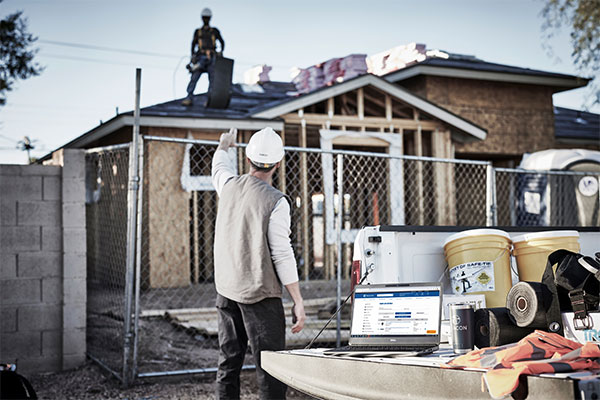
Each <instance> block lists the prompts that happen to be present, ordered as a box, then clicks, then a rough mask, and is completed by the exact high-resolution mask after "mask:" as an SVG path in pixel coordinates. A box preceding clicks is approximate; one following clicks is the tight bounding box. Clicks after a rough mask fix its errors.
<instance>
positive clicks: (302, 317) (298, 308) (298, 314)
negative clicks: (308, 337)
mask: <svg viewBox="0 0 600 400" xmlns="http://www.w3.org/2000/svg"><path fill="white" fill-rule="evenodd" d="M292 321H293V323H294V325H293V326H292V333H298V332H300V331H301V330H302V328H304V321H306V314H305V313H304V304H303V303H298V304H296V303H294V306H293V307H292Z"/></svg>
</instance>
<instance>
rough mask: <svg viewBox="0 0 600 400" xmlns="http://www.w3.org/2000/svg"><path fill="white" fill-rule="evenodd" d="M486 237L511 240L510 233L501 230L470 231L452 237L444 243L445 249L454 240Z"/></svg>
mask: <svg viewBox="0 0 600 400" xmlns="http://www.w3.org/2000/svg"><path fill="white" fill-rule="evenodd" d="M486 235H494V236H502V237H505V238H507V239H508V240H510V236H509V235H508V233H506V232H504V231H501V230H500V229H469V230H468V231H462V232H458V233H455V234H453V235H450V236H449V237H448V238H447V239H446V241H445V242H444V247H445V246H446V245H447V244H448V243H450V242H451V241H453V240H456V239H462V238H466V237H474V236H486Z"/></svg>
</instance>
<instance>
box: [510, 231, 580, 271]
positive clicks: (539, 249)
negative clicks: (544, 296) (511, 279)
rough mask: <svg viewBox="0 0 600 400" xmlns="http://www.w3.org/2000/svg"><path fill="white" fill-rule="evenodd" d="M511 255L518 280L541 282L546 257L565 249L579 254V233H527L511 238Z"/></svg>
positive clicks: (546, 260)
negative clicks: (514, 262)
mask: <svg viewBox="0 0 600 400" xmlns="http://www.w3.org/2000/svg"><path fill="white" fill-rule="evenodd" d="M513 245H514V248H513V255H514V256H515V261H516V262H517V271H518V272H519V280H520V281H527V282H541V281H542V275H543V274H544V270H545V269H546V263H547V262H548V256H549V255H550V253H552V252H553V251H555V250H559V249H566V250H570V251H572V252H575V253H579V251H580V246H579V232H577V231H548V232H536V233H528V234H525V235H520V236H516V237H515V238H513Z"/></svg>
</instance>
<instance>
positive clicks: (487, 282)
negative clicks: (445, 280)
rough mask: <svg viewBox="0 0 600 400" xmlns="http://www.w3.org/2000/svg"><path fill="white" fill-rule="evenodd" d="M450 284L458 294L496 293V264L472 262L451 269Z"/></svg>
mask: <svg viewBox="0 0 600 400" xmlns="http://www.w3.org/2000/svg"><path fill="white" fill-rule="evenodd" d="M450 283H451V284H452V291H453V292H454V293H456V294H463V293H472V292H485V291H494V290H495V288H496V286H495V285H494V263H493V262H492V261H472V262H468V263H465V264H459V265H457V266H455V267H453V268H451V269H450Z"/></svg>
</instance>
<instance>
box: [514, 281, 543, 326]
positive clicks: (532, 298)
mask: <svg viewBox="0 0 600 400" xmlns="http://www.w3.org/2000/svg"><path fill="white" fill-rule="evenodd" d="M551 301H552V293H551V292H550V291H549V290H548V288H547V287H546V285H545V284H543V283H540V282H519V283H517V284H515V285H514V286H513V287H512V288H511V289H510V291H509V292H508V295H507V296H506V307H507V308H508V310H509V312H510V317H511V319H512V320H513V322H514V323H515V325H517V326H519V327H528V328H534V329H535V328H540V329H548V326H547V324H548V318H547V315H546V311H547V310H548V305H549V304H550V302H551Z"/></svg>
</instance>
